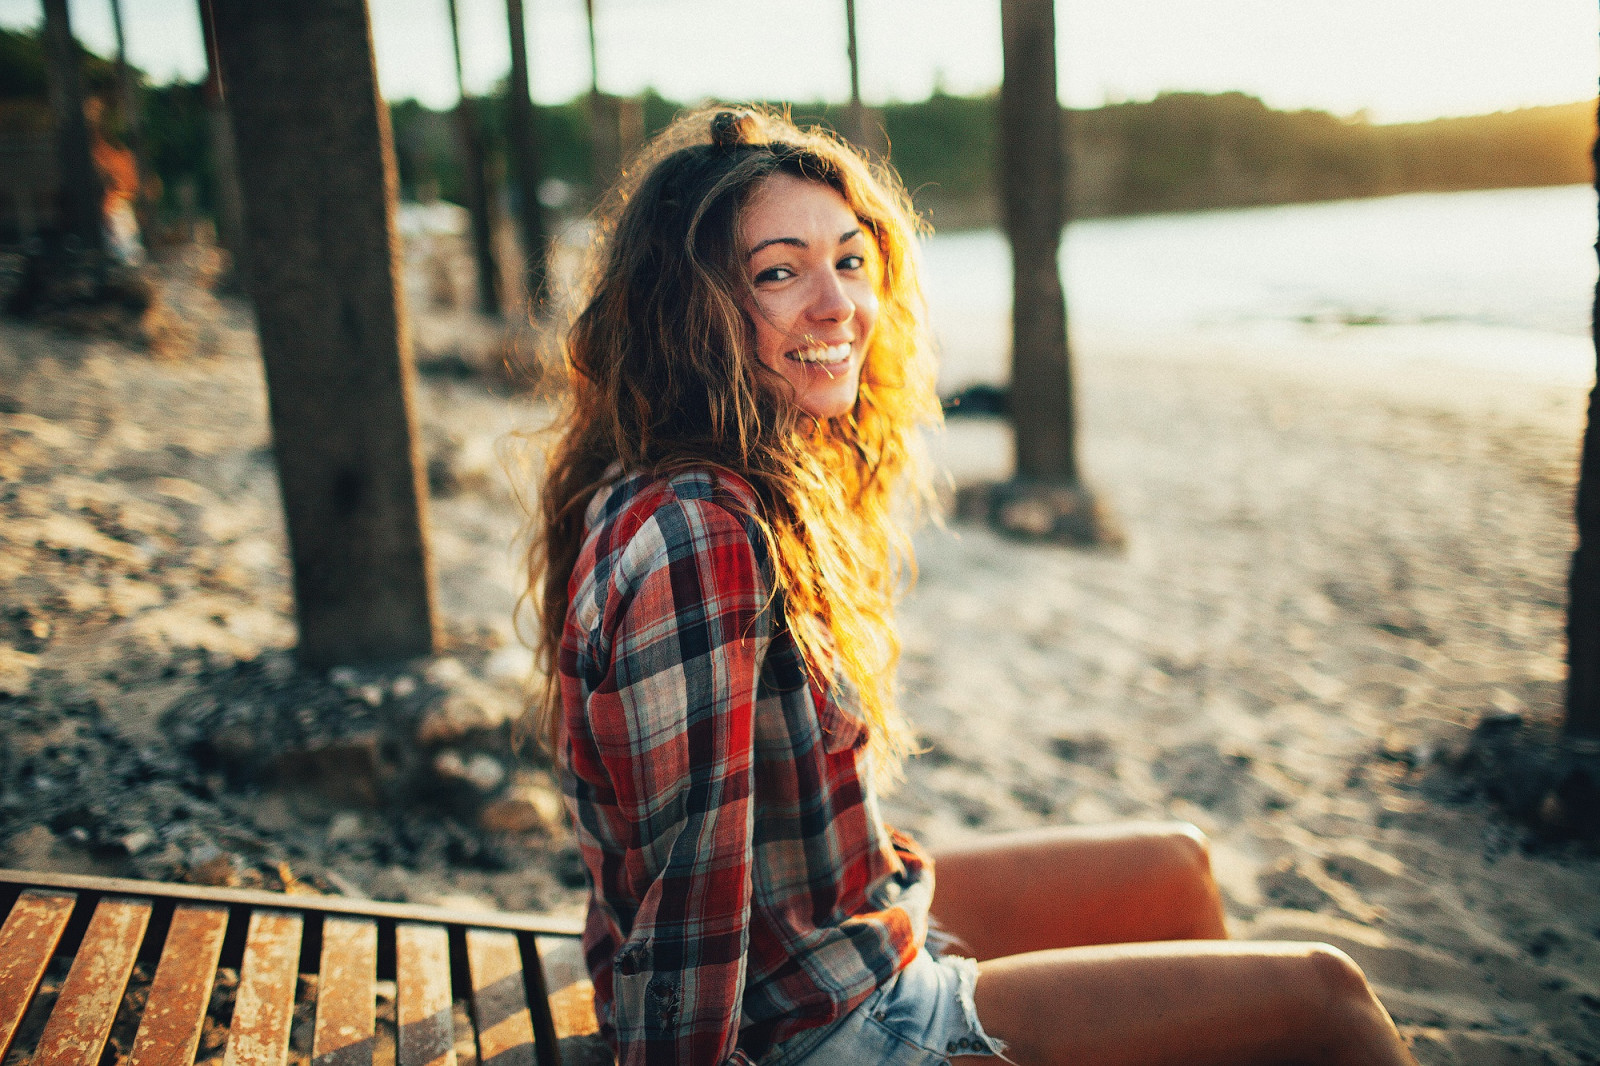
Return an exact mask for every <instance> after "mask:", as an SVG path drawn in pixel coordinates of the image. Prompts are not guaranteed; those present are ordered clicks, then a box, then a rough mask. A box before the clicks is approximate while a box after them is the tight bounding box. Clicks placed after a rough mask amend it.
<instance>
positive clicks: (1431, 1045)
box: [887, 337, 1600, 1063]
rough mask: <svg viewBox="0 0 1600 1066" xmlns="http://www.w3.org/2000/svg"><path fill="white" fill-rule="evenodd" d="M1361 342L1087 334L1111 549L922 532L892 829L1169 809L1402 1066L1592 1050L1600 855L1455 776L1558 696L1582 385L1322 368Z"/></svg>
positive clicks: (972, 429) (1231, 900)
mask: <svg viewBox="0 0 1600 1066" xmlns="http://www.w3.org/2000/svg"><path fill="white" fill-rule="evenodd" d="M1097 341H1099V342H1100V343H1096V342H1097ZM1357 347H1363V348H1372V347H1374V343H1373V342H1370V341H1368V340H1367V339H1365V338H1360V337H1356V338H1340V337H1329V338H1323V339H1317V338H1309V339H1302V340H1301V341H1300V342H1299V343H1298V344H1297V345H1294V346H1289V345H1283V346H1281V347H1279V348H1277V349H1276V350H1274V349H1273V348H1271V347H1267V346H1262V345H1251V346H1246V347H1238V346H1235V347H1228V346H1222V345H1218V346H1213V347H1212V348H1211V349H1210V350H1195V349H1194V348H1192V347H1174V348H1166V347H1162V346H1160V345H1144V346H1142V347H1141V346H1138V345H1135V344H1130V343H1128V342H1127V340H1126V339H1124V340H1122V341H1120V342H1119V341H1117V340H1106V339H1103V338H1094V337H1090V338H1088V339H1087V340H1085V341H1081V342H1080V344H1079V345H1078V367H1079V375H1080V381H1081V387H1082V397H1083V402H1082V410H1083V427H1082V457H1083V463H1084V466H1085V469H1086V471H1087V472H1088V476H1089V478H1090V479H1092V481H1093V482H1094V483H1095V485H1096V486H1097V487H1098V488H1099V490H1100V492H1101V494H1102V496H1103V498H1104V499H1105V500H1106V501H1108V502H1109V503H1110V505H1111V506H1112V508H1113V509H1114V510H1115V511H1116V512H1117V514H1118V515H1119V516H1120V518H1121V520H1122V523H1123V525H1124V526H1125V529H1126V532H1127V539H1128V547H1127V549H1126V551H1125V552H1123V553H1121V554H1098V553H1093V552H1087V553H1086V552H1075V551H1069V550H1064V549H1059V548H1051V547H1039V546H1032V545H1024V544H1019V543H1015V542H1010V541H1004V540H1001V539H998V538H997V537H995V536H994V535H993V534H991V533H989V532H988V531H985V530H982V529H978V528H973V527H971V526H956V527H953V528H952V529H951V530H949V531H948V532H938V531H930V532H928V533H927V534H925V535H924V536H922V537H921V538H920V540H919V548H920V558H921V563H922V578H921V582H920V584H919V585H918V587H917V589H916V590H915V591H914V593H913V594H912V595H911V596H910V598H909V599H908V600H907V602H906V604H905V606H904V609H903V610H902V612H901V619H902V625H903V631H904V637H905V643H906V662H905V669H904V677H905V683H906V690H907V702H908V704H909V706H910V708H911V711H912V713H913V715H914V716H915V717H916V720H917V722H918V724H919V725H920V726H921V728H922V729H923V731H924V733H925V735H926V736H927V737H928V740H929V742H930V744H931V745H932V747H933V750H932V752H931V753H930V755H929V756H925V757H924V758H923V759H922V760H920V761H919V762H918V763H917V764H914V765H913V766H912V768H911V770H910V772H909V782H908V785H907V787H905V788H904V789H903V790H902V792H901V793H900V794H898V795H897V796H895V797H894V798H893V799H892V800H891V801H890V802H889V803H888V804H887V809H888V812H889V816H890V817H891V818H892V819H895V820H897V821H898V822H899V823H900V824H902V825H903V826H904V827H905V828H907V829H910V830H913V831H915V832H917V833H918V834H920V835H921V836H922V837H923V838H924V839H926V840H927V841H928V842H929V843H931V844H933V845H935V846H938V845H941V844H946V843H955V842H959V841H961V840H963V839H970V838H973V837H975V836H978V835H987V834H989V833H992V832H994V831H995V830H997V829H1002V828H1012V827H1022V826H1035V825H1042V824H1049V823H1052V822H1078V823H1095V822H1103V821H1108V820H1113V819H1118V818H1169V817H1171V818H1181V819H1186V820H1189V821H1192V822H1194V823H1196V824H1197V825H1199V826H1201V827H1202V828H1203V829H1204V830H1205V831H1206V832H1207V833H1208V834H1209V835H1210V837H1211V840H1212V843H1213V848H1214V859H1215V864H1216V869H1217V873H1218V876H1219V880H1220V881H1221V883H1222V886H1223V891H1224V896H1225V901H1226V904H1227V910H1228V915H1229V923H1230V930H1231V932H1232V934H1233V935H1234V936H1237V937H1258V938H1265V939H1314V940H1324V941H1328V942H1331V943H1334V944H1336V945H1338V946H1339V947H1341V948H1343V949H1345V950H1346V951H1348V952H1349V953H1350V954H1351V955H1352V956H1353V957H1354V958H1355V959H1356V960H1357V961H1358V962H1359V963H1360V964H1361V965H1362V966H1363V968H1364V969H1365V970H1366V971H1367V973H1368V974H1369V975H1370V976H1371V977H1372V979H1373V980H1374V982H1375V983H1376V984H1377V986H1378V988H1379V991H1380V995H1381V997H1382V999H1383V1001H1384V1002H1385V1004H1386V1005H1387V1006H1388V1008H1389V1010H1390V1011H1391V1012H1392V1014H1393V1015H1394V1017H1395V1019H1396V1021H1397V1022H1398V1023H1399V1024H1400V1025H1401V1027H1402V1029H1403V1030H1404V1031H1405V1033H1406V1034H1407V1035H1408V1037H1410V1038H1411V1039H1412V1040H1413V1042H1414V1046H1415V1048H1416V1053H1417V1055H1418V1057H1419V1059H1420V1060H1421V1061H1423V1062H1425V1063H1510V1062H1516V1063H1521V1062H1530V1063H1531V1062H1560V1063H1568V1062H1573V1063H1575V1062H1592V1061H1596V1059H1595V1057H1596V1056H1597V1055H1600V998H1597V996H1596V993H1597V991H1600V864H1597V863H1596V862H1595V860H1594V858H1593V857H1592V854H1591V855H1590V857H1581V856H1580V855H1579V854H1578V853H1577V852H1575V851H1572V850H1569V851H1567V852H1562V851H1560V850H1559V849H1546V850H1544V851H1539V852H1536V853H1529V852H1528V851H1526V850H1525V849H1524V846H1523V845H1524V841H1525V838H1524V836H1523V834H1522V833H1521V832H1520V831H1519V830H1517V829H1514V828H1512V827H1510V826H1509V825H1507V824H1506V822H1505V821H1504V820H1503V819H1502V818H1501V817H1500V816H1499V815H1498V814H1497V812H1495V811H1494V810H1493V809H1491V808H1489V807H1488V806H1487V805H1486V804H1485V803H1484V802H1483V801H1482V800H1481V799H1480V798H1478V797H1477V796H1476V795H1474V794H1472V793H1471V791H1470V789H1469V788H1466V787H1463V785H1462V779H1461V778H1460V777H1459V776H1458V775H1456V774H1455V773H1453V772H1452V771H1451V770H1450V769H1449V766H1450V764H1451V763H1452V762H1453V761H1454V760H1456V759H1458V757H1459V755H1460V753H1461V752H1462V750H1463V749H1464V748H1465V745H1466V741H1467V739H1468V733H1469V730H1470V729H1471V727H1472V726H1473V725H1474V724H1475V723H1476V722H1477V721H1478V720H1479V718H1481V717H1482V716H1483V715H1485V714H1503V713H1522V714H1524V715H1525V716H1527V717H1528V718H1529V719H1548V718H1550V717H1552V716H1555V715H1558V714H1559V712H1560V707H1559V704H1560V698H1561V682H1562V678H1563V677H1564V669H1563V661H1562V656H1563V654H1564V647H1565V645H1564V637H1563V634H1562V625H1563V622H1564V618H1563V609H1564V602H1565V588H1564V584H1565V579H1566V566H1567V559H1568V554H1569V552H1570V551H1571V548H1572V544H1573V530H1572V523H1571V519H1570V507H1571V498H1572V489H1573V483H1574V476H1575V469H1576V445H1577V441H1578V439H1579V435H1580V434H1581V430H1582V425H1583V403H1584V401H1585V393H1584V390H1583V389H1582V388H1580V387H1575V386H1574V385H1573V384H1572V383H1571V382H1570V381H1564V382H1563V381H1561V380H1559V379H1558V378H1551V377H1549V376H1546V377H1544V378H1539V377H1530V376H1527V375H1518V374H1508V373H1493V372H1490V371H1487V370H1481V369H1480V370H1462V369H1461V368H1459V367H1451V366H1448V365H1447V364H1436V363H1427V362H1422V363H1417V364H1414V365H1407V366H1405V367H1404V368H1403V372H1402V373H1397V374H1394V375H1386V376H1379V375H1378V374H1377V373H1376V372H1375V371H1374V368H1373V366H1372V365H1371V360H1364V359H1359V358H1354V357H1351V358H1346V359H1344V360H1333V359H1328V358H1326V357H1327V356H1328V355H1329V354H1330V352H1332V351H1335V350H1336V351H1337V352H1342V353H1343V354H1345V355H1346V356H1352V352H1353V349H1355V348H1357ZM1009 448H1010V438H1009V431H1008V429H1007V428H1006V427H1005V426H1004V425H1003V424H1001V423H999V422H995V421H978V420H974V421H956V422H952V423H951V425H950V427H949V429H948V432H947V433H946V435H945V438H944V439H943V440H942V441H940V442H939V448H938V450H939V452H940V454H941V455H942V456H943V457H944V461H945V464H946V466H948V467H952V468H954V469H955V470H956V471H957V478H958V480H962V479H967V478H977V477H983V476H991V477H998V476H1005V474H1007V473H1008V472H1009V467H1008V459H1009V455H1008V452H1009Z"/></svg>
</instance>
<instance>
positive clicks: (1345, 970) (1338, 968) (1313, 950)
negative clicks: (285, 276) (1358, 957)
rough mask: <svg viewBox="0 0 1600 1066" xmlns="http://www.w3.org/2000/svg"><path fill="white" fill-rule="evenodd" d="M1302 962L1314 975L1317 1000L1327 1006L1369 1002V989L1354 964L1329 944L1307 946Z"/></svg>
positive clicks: (1364, 976)
mask: <svg viewBox="0 0 1600 1066" xmlns="http://www.w3.org/2000/svg"><path fill="white" fill-rule="evenodd" d="M1304 950H1305V956H1304V957H1305V960H1306V964H1307V965H1308V966H1309V968H1310V970H1311V972H1312V974H1313V975H1314V982H1315V988H1316V992H1315V994H1316V996H1317V998H1318V999H1319V1000H1320V1001H1321V1002H1322V1003H1324V1004H1326V1005H1328V1006H1330V1007H1331V1006H1336V1005H1338V1004H1340V1003H1349V1002H1352V1001H1360V1002H1362V1003H1366V1002H1369V1001H1371V999H1372V998H1373V996H1372V986H1371V985H1369V984H1368V983H1367V975H1366V974H1364V973H1362V972H1361V967H1360V966H1358V965H1356V961H1355V960H1354V959H1352V958H1351V957H1350V956H1349V955H1346V954H1345V953H1344V952H1343V951H1341V950H1339V949H1338V948H1336V947H1334V946H1333V945H1332V944H1321V943H1312V944H1306V945H1305V947H1304Z"/></svg>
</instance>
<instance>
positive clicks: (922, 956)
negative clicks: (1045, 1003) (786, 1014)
mask: <svg viewBox="0 0 1600 1066" xmlns="http://www.w3.org/2000/svg"><path fill="white" fill-rule="evenodd" d="M977 979H978V964H977V963H976V962H974V961H972V960H971V959H967V958H962V957H961V956H959V955H933V954H930V953H929V952H928V951H927V950H926V949H922V950H919V951H918V952H917V954H916V956H915V957H914V958H913V959H912V960H911V962H910V963H908V964H907V965H906V968H905V969H903V970H901V971H900V972H899V973H897V974H895V975H894V976H893V977H891V978H889V980H887V981H885V982H884V983H883V985H881V986H880V987H879V988H878V990H877V991H876V992H874V993H872V995H870V996H868V997H867V999H866V1001H865V1002H863V1003H862V1004H861V1006H859V1007H857V1008H856V1009H855V1010H853V1011H851V1012H850V1013H849V1014H846V1015H845V1016H844V1017H843V1018H840V1019H839V1020H838V1021H835V1022H831V1023H829V1024H828V1025H824V1026H821V1027H819V1028H816V1029H808V1030H806V1031H805V1032H802V1033H799V1034H797V1035H795V1036H794V1037H791V1038H790V1039H788V1040H785V1041H784V1042H783V1043H781V1044H778V1045H777V1046H776V1047H774V1048H772V1050H770V1051H768V1052H767V1053H766V1054H765V1055H763V1056H762V1057H761V1064H760V1066H935V1064H937V1063H943V1062H946V1061H947V1060H948V1059H949V1058H950V1057H951V1056H952V1055H1001V1056H1002V1057H1003V1054H1002V1053H1003V1052H1004V1051H1005V1044H1004V1042H1002V1041H999V1040H996V1039H994V1038H993V1037H991V1036H989V1035H988V1034H987V1033H985V1032H984V1031H983V1026H981V1025H979V1024H978V1012H977V1008H976V1007H975V1006H974V1005H973V999H972V996H973V988H974V987H975V985H976V983H977Z"/></svg>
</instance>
